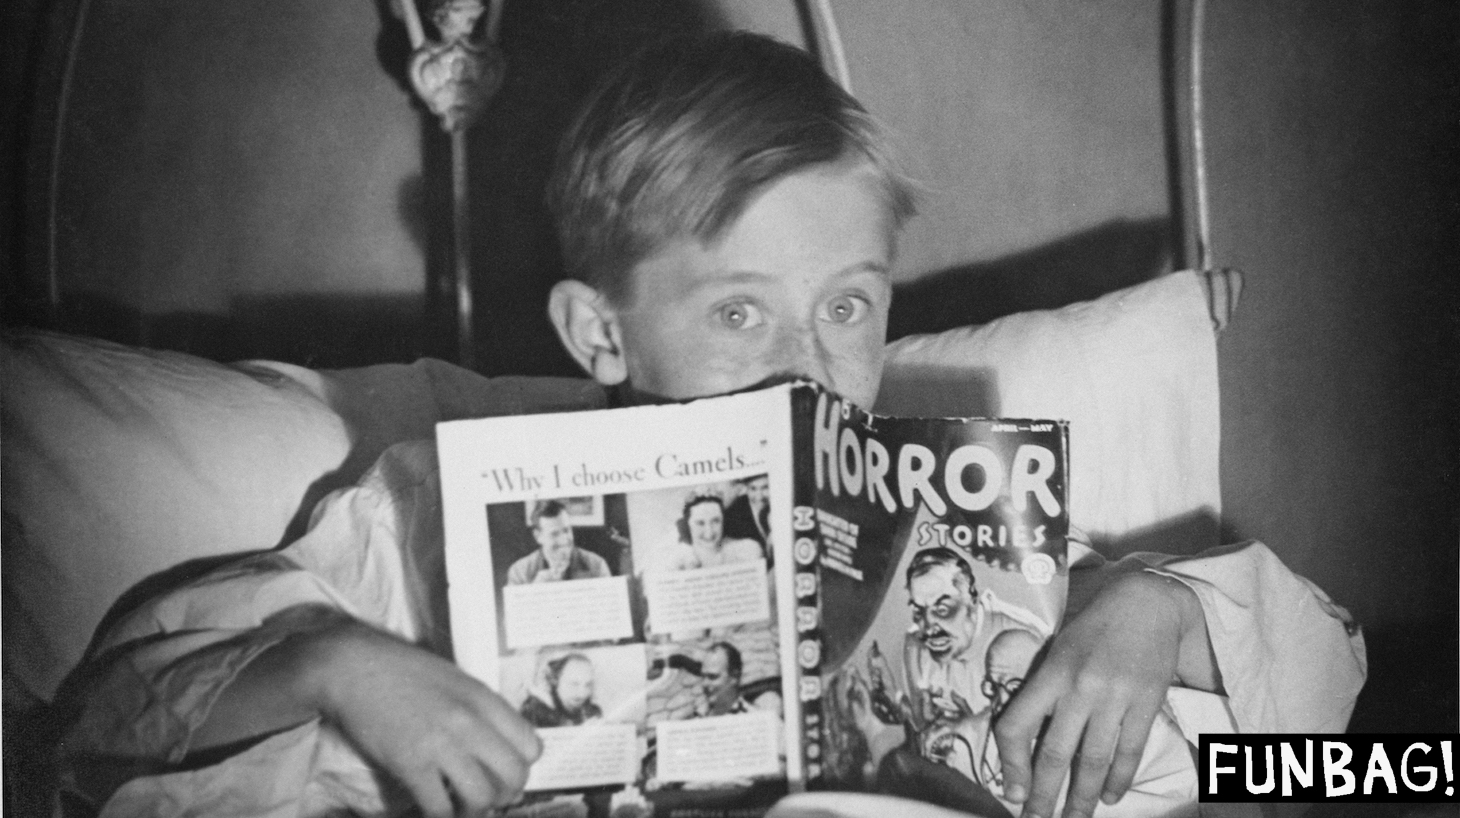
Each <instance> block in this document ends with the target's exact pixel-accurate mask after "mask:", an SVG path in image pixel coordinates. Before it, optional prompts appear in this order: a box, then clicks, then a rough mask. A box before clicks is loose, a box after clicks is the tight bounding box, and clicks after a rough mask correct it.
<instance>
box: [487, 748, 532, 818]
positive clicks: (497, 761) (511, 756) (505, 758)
mask: <svg viewBox="0 0 1460 818" xmlns="http://www.w3.org/2000/svg"><path fill="white" fill-rule="evenodd" d="M474 755H475V756H476V758H477V760H478V761H479V763H480V764H481V766H482V767H484V768H485V769H486V771H487V772H488V773H489V774H490V775H491V776H492V778H493V779H495V780H496V782H497V784H498V787H497V789H498V792H497V798H496V799H495V801H496V803H497V804H498V805H502V804H507V803H511V802H512V801H515V800H517V796H518V795H519V794H521V792H522V787H523V785H525V784H526V783H527V773H528V771H529V768H530V767H531V764H532V761H531V760H529V759H528V758H526V757H525V756H523V755H521V754H520V753H518V751H517V749H516V748H515V747H512V746H509V745H508V743H507V742H506V741H504V740H503V739H502V737H501V735H500V734H498V733H494V732H493V731H487V734H486V735H484V736H483V737H482V739H481V740H480V741H479V742H478V744H477V747H476V748H475V753H474ZM504 799H505V800H504Z"/></svg>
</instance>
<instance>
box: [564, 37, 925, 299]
mask: <svg viewBox="0 0 1460 818" xmlns="http://www.w3.org/2000/svg"><path fill="white" fill-rule="evenodd" d="M847 159H852V160H865V161H868V162H870V163H871V164H872V166H873V167H874V168H876V170H877V173H878V177H879V179H880V181H881V185H882V188H883V195H884V197H885V198H886V201H887V205H888V212H889V213H890V215H891V218H892V222H893V226H894V228H899V227H901V226H902V224H903V223H904V222H905V221H906V220H907V219H908V218H910V217H911V216H912V215H913V212H914V209H915V206H914V201H913V193H912V185H911V183H910V182H909V181H908V180H907V179H906V178H905V177H904V176H903V175H902V174H901V173H900V172H899V171H898V170H897V169H896V167H895V165H894V163H893V161H892V159H891V156H890V154H889V150H888V148H887V146H886V144H885V142H884V138H883V136H882V133H881V131H880V129H879V127H878V126H877V124H876V123H875V122H874V121H873V120H872V118H871V117H870V116H869V115H868V114H867V112H866V110H865V109H864V108H862V106H861V105H860V104H859V103H858V102H857V101H856V100H855V99H853V98H852V97H851V96H850V95H849V94H847V92H846V91H844V90H842V88H841V86H839V85H837V84H836V82H834V81H833V80H832V79H831V78H830V77H828V76H827V75H826V72H824V71H823V70H822V69H821V66H820V65H818V64H817V63H816V60H815V59H813V58H812V57H811V55H809V54H807V53H806V52H805V51H802V50H801V49H798V48H795V47H794V46H790V45H787V44H785V43H780V42H777V41H775V40H772V39H770V38H768V37H764V36H761V35H757V34H751V33H748V32H721V33H716V34H708V35H694V36H680V37H674V38H670V39H666V40H663V41H660V42H659V43H657V44H655V45H652V46H650V47H649V48H647V49H645V50H643V51H640V52H639V53H638V54H637V55H636V56H634V57H633V58H631V59H630V60H629V61H628V62H626V63H625V64H623V65H621V66H619V67H618V68H617V69H615V70H614V71H613V72H611V73H610V74H609V75H608V76H607V77H606V78H605V79H604V81H603V82H602V83H601V84H600V85H599V86H598V88H597V90H596V91H595V92H594V93H593V94H592V95H591V96H590V97H589V99H588V102H587V103H586V104H585V106H584V107H583V109H582V110H581V112H580V113H579V115H578V118H577V120H576V121H575V122H574V123H573V125H572V126H571V127H570V128H569V130H568V132H567V134H566V135H565V136H564V138H563V141H562V143H561V146H560V147H559V151H558V157H557V162H556V165H555V167H554V170H553V174H552V178H551V179H550V180H549V183H548V194H547V201H548V208H549V209H550V210H551V211H552V214H553V218H554V220H555V222H556V225H557V231H558V238H559V241H560V243H561V247H562V251H563V259H564V261H565V263H566V266H567V273H568V275H569V276H570V277H572V278H577V279H579V280H581V281H584V282H586V283H588V284H589V285H591V286H593V287H594V288H595V289H597V290H598V291H599V292H601V293H603V294H604V295H606V296H607V297H608V299H609V300H610V301H611V302H612V303H614V304H617V305H620V306H623V305H626V304H628V303H629V301H630V300H631V299H632V297H633V293H632V292H631V287H630V281H629V275H628V272H629V271H630V270H631V269H633V267H634V266H635V265H637V264H638V263H639V262H641V261H643V260H644V259H645V258H647V257H649V256H650V255H652V254H653V253H655V252H656V251H658V250H659V249H661V248H663V247H664V246H665V245H667V244H669V243H670V242H673V241H676V240H683V239H689V238H694V239H697V240H699V241H700V242H701V243H703V244H709V243H711V242H713V241H715V240H716V239H718V238H720V237H721V236H722V235H723V234H724V232H725V231H726V230H727V229H728V228H729V227H730V226H731V225H732V224H733V223H734V222H735V220H736V219H737V218H738V217H739V216H740V214H741V213H742V212H744V210H745V209H746V207H748V206H749V205H750V203H751V201H752V200H753V198H754V197H755V196H756V194H758V193H760V192H761V191H762V190H764V189H765V188H766V187H767V186H769V185H771V184H772V183H774V182H776V181H779V180H780V179H783V178H785V177H787V176H789V175H791V174H794V173H796V172H798V171H801V170H805V169H807V168H810V167H813V166H815V165H821V164H826V163H832V162H837V161H839V160H847Z"/></svg>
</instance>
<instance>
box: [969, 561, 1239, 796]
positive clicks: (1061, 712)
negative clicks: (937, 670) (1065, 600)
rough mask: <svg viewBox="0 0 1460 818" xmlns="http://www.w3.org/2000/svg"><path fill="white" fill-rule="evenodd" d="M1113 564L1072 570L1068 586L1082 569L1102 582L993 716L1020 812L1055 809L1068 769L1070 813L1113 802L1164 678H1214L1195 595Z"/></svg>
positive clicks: (1207, 683) (1204, 685) (1142, 741)
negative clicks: (1090, 570)
mask: <svg viewBox="0 0 1460 818" xmlns="http://www.w3.org/2000/svg"><path fill="white" fill-rule="evenodd" d="M1110 568H1111V569H1112V570H1109V571H1107V569H1106V568H1101V569H1095V570H1097V571H1102V572H1106V573H1104V574H1103V575H1095V576H1085V577H1077V574H1079V573H1080V572H1079V571H1071V585H1072V596H1074V595H1075V593H1076V592H1075V589H1074V587H1073V586H1074V585H1075V583H1076V582H1077V581H1079V580H1080V579H1081V578H1083V579H1085V580H1087V581H1094V582H1097V583H1099V584H1100V587H1099V588H1098V589H1096V590H1095V591H1094V593H1093V595H1092V597H1091V599H1090V602H1089V604H1088V605H1087V606H1085V607H1084V609H1083V610H1081V611H1079V612H1078V613H1077V614H1075V615H1074V616H1073V617H1071V618H1070V619H1069V620H1068V621H1067V622H1066V624H1065V626H1064V627H1063V628H1062V629H1061V630H1060V631H1059V633H1057V634H1056V635H1055V637H1054V639H1053V640H1052V641H1051V643H1050V648H1049V652H1048V653H1047V654H1046V656H1045V659H1044V661H1043V662H1042V663H1041V664H1040V666H1039V668H1038V670H1036V671H1035V673H1034V674H1033V675H1032V677H1031V678H1029V679H1028V680H1026V681H1025V683H1024V686H1023V687H1022V688H1021V689H1020V691H1019V695H1018V696H1016V697H1014V699H1013V701H1011V702H1010V703H1009V705H1008V707H1007V708H1006V709H1005V710H1004V712H1003V713H1002V714H1001V716H1000V718H999V720H998V722H997V723H996V724H995V727H994V734H995V737H996V740H997V741H998V744H999V754H1000V757H1001V758H1002V759H1003V764H1004V792H1005V794H1006V795H1007V797H1008V798H1009V799H1010V800H1012V801H1015V802H1024V803H1025V814H1026V815H1038V816H1045V817H1046V818H1047V817H1048V816H1051V815H1053V814H1054V808H1055V805H1056V800H1057V799H1058V797H1059V795H1060V787H1061V784H1062V783H1063V782H1064V779H1065V776H1066V775H1067V774H1068V775H1070V776H1072V780H1071V782H1070V788H1069V792H1068V796H1067V800H1066V805H1065V813H1064V814H1065V815H1066V816H1077V815H1078V816H1088V815H1090V814H1092V813H1093V812H1094V810H1095V805H1096V802H1097V801H1099V800H1105V801H1106V802H1108V803H1113V802H1114V801H1115V800H1116V799H1118V798H1119V797H1120V796H1122V795H1124V794H1125V791H1126V790H1127V789H1128V788H1129V787H1130V784H1131V781H1132V779H1133V778H1134V776H1135V772H1136V768H1137V767H1138V765H1139V764H1140V760H1141V754H1142V751H1143V750H1144V749H1145V745H1146V737H1147V736H1148V735H1149V734H1150V730H1151V723H1152V721H1154V719H1155V717H1156V714H1157V713H1158V712H1160V710H1161V705H1162V704H1163V703H1164V702H1165V700H1166V690H1167V688H1169V687H1170V686H1171V685H1172V683H1173V682H1176V683H1182V684H1184V685H1186V686H1191V687H1198V688H1201V689H1206V690H1210V691H1212V692H1216V690H1217V689H1218V688H1219V687H1220V679H1219V677H1218V675H1217V671H1216V662H1215V661H1214V660H1213V659H1212V658H1211V645H1210V642H1209V641H1208V639H1207V635H1206V625H1205V621H1204V619H1203V617H1202V612H1201V605H1200V603H1199V602H1198V601H1197V598H1196V595H1195V594H1193V593H1192V592H1191V591H1190V590H1189V589H1187V588H1186V587H1185V586H1184V585H1182V584H1181V583H1180V582H1178V581H1176V580H1174V579H1169V578H1166V577H1161V576H1157V575H1155V574H1150V573H1146V572H1130V571H1124V570H1119V569H1118V567H1117V566H1110ZM1046 719H1048V720H1049V723H1048V726H1047V727H1045V725H1044V723H1045V720H1046ZM1041 729H1042V730H1043V737H1042V738H1041V739H1040V741H1039V746H1038V752H1037V754H1036V755H1034V756H1033V757H1031V750H1032V748H1033V747H1034V744H1035V738H1036V737H1038V736H1040V732H1041ZM1031 767H1032V769H1031Z"/></svg>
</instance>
